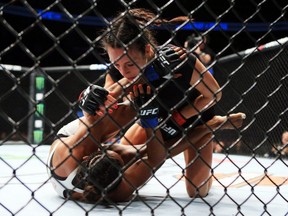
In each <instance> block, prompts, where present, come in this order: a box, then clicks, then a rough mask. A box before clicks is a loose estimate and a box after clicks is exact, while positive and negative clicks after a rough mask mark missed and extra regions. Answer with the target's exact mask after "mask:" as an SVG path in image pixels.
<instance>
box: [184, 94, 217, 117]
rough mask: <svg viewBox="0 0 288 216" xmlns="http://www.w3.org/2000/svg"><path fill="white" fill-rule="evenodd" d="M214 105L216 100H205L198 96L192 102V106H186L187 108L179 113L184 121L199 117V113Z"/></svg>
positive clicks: (205, 98)
mask: <svg viewBox="0 0 288 216" xmlns="http://www.w3.org/2000/svg"><path fill="white" fill-rule="evenodd" d="M215 104H216V98H207V97H203V95H200V96H199V97H198V98H196V100H195V101H194V103H193V105H192V104H188V105H187V106H185V107H183V108H182V109H181V110H179V112H180V113H181V115H182V116H183V117H184V118H185V119H189V118H191V117H193V116H196V115H199V113H200V112H203V111H205V110H207V109H209V108H210V107H212V106H214V105H215Z"/></svg>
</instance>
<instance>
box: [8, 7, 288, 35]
mask: <svg viewBox="0 0 288 216" xmlns="http://www.w3.org/2000/svg"><path fill="white" fill-rule="evenodd" d="M35 10H36V12H37V14H38V16H39V17H41V18H42V19H44V20H51V21H58V22H65V23H72V22H75V21H77V22H78V23H79V24H80V25H93V26H106V22H105V21H104V20H103V19H102V18H99V17H96V16H84V17H81V18H79V17H80V16H79V15H73V17H74V20H71V18H69V17H68V16H67V15H65V14H64V13H58V12H53V11H46V12H45V11H43V10H40V9H35ZM3 12H4V13H7V14H12V15H17V16H25V17H35V15H34V14H32V13H31V12H30V11H28V10H27V9H26V8H23V7H20V6H9V7H5V8H3ZM107 20H108V21H109V19H107ZM243 26H245V29H246V31H250V32H266V31H267V30H269V29H272V30H273V31H284V30H288V22H287V21H282V22H276V23H273V24H271V23H234V22H231V23H229V22H219V23H218V22H193V23H188V24H186V25H184V26H182V27H181V28H180V29H181V30H187V31H191V30H199V31H205V30H209V29H210V30H212V31H220V30H221V31H233V32H234V31H239V30H240V29H242V28H243ZM179 27H180V26H179V25H169V26H168V28H171V29H175V28H179ZM157 29H167V26H162V27H157Z"/></svg>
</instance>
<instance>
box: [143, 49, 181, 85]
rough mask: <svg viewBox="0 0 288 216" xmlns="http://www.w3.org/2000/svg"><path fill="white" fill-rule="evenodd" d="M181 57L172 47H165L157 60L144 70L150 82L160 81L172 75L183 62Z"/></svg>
mask: <svg viewBox="0 0 288 216" xmlns="http://www.w3.org/2000/svg"><path fill="white" fill-rule="evenodd" d="M181 61H182V60H181V59H180V55H179V54H178V52H175V51H174V49H173V48H172V47H164V48H163V49H161V50H159V51H158V54H157V58H156V59H155V60H154V61H153V63H152V64H150V65H149V66H147V67H146V68H145V70H144V76H145V77H146V78H147V79H148V80H149V81H155V80H158V79H160V78H162V77H164V76H166V75H169V74H172V71H173V69H174V68H175V67H176V66H177V65H178V64H179V63H180V62H181Z"/></svg>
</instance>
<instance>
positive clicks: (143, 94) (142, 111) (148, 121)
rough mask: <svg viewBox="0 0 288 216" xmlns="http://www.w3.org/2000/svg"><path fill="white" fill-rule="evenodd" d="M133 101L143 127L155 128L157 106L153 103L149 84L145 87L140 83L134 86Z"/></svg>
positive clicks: (156, 123)
mask: <svg viewBox="0 0 288 216" xmlns="http://www.w3.org/2000/svg"><path fill="white" fill-rule="evenodd" d="M133 91H134V97H135V100H134V103H135V104H136V106H137V107H136V108H138V109H139V118H140V122H141V125H142V127H143V128H155V127H157V126H158V113H159V108H158V107H157V106H156V105H155V103H154V101H153V98H152V94H151V88H150V86H147V87H146V89H144V88H143V86H142V85H138V86H134V88H133Z"/></svg>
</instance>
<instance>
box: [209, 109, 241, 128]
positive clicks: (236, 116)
mask: <svg viewBox="0 0 288 216" xmlns="http://www.w3.org/2000/svg"><path fill="white" fill-rule="evenodd" d="M245 118H246V114H245V113H242V112H239V113H232V114H230V115H229V116H219V115H217V116H214V117H213V118H212V119H211V120H210V121H208V122H207V123H206V125H207V126H209V127H210V128H211V129H213V130H217V129H220V130H223V129H237V128H240V127H242V124H243V121H244V119H245Z"/></svg>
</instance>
